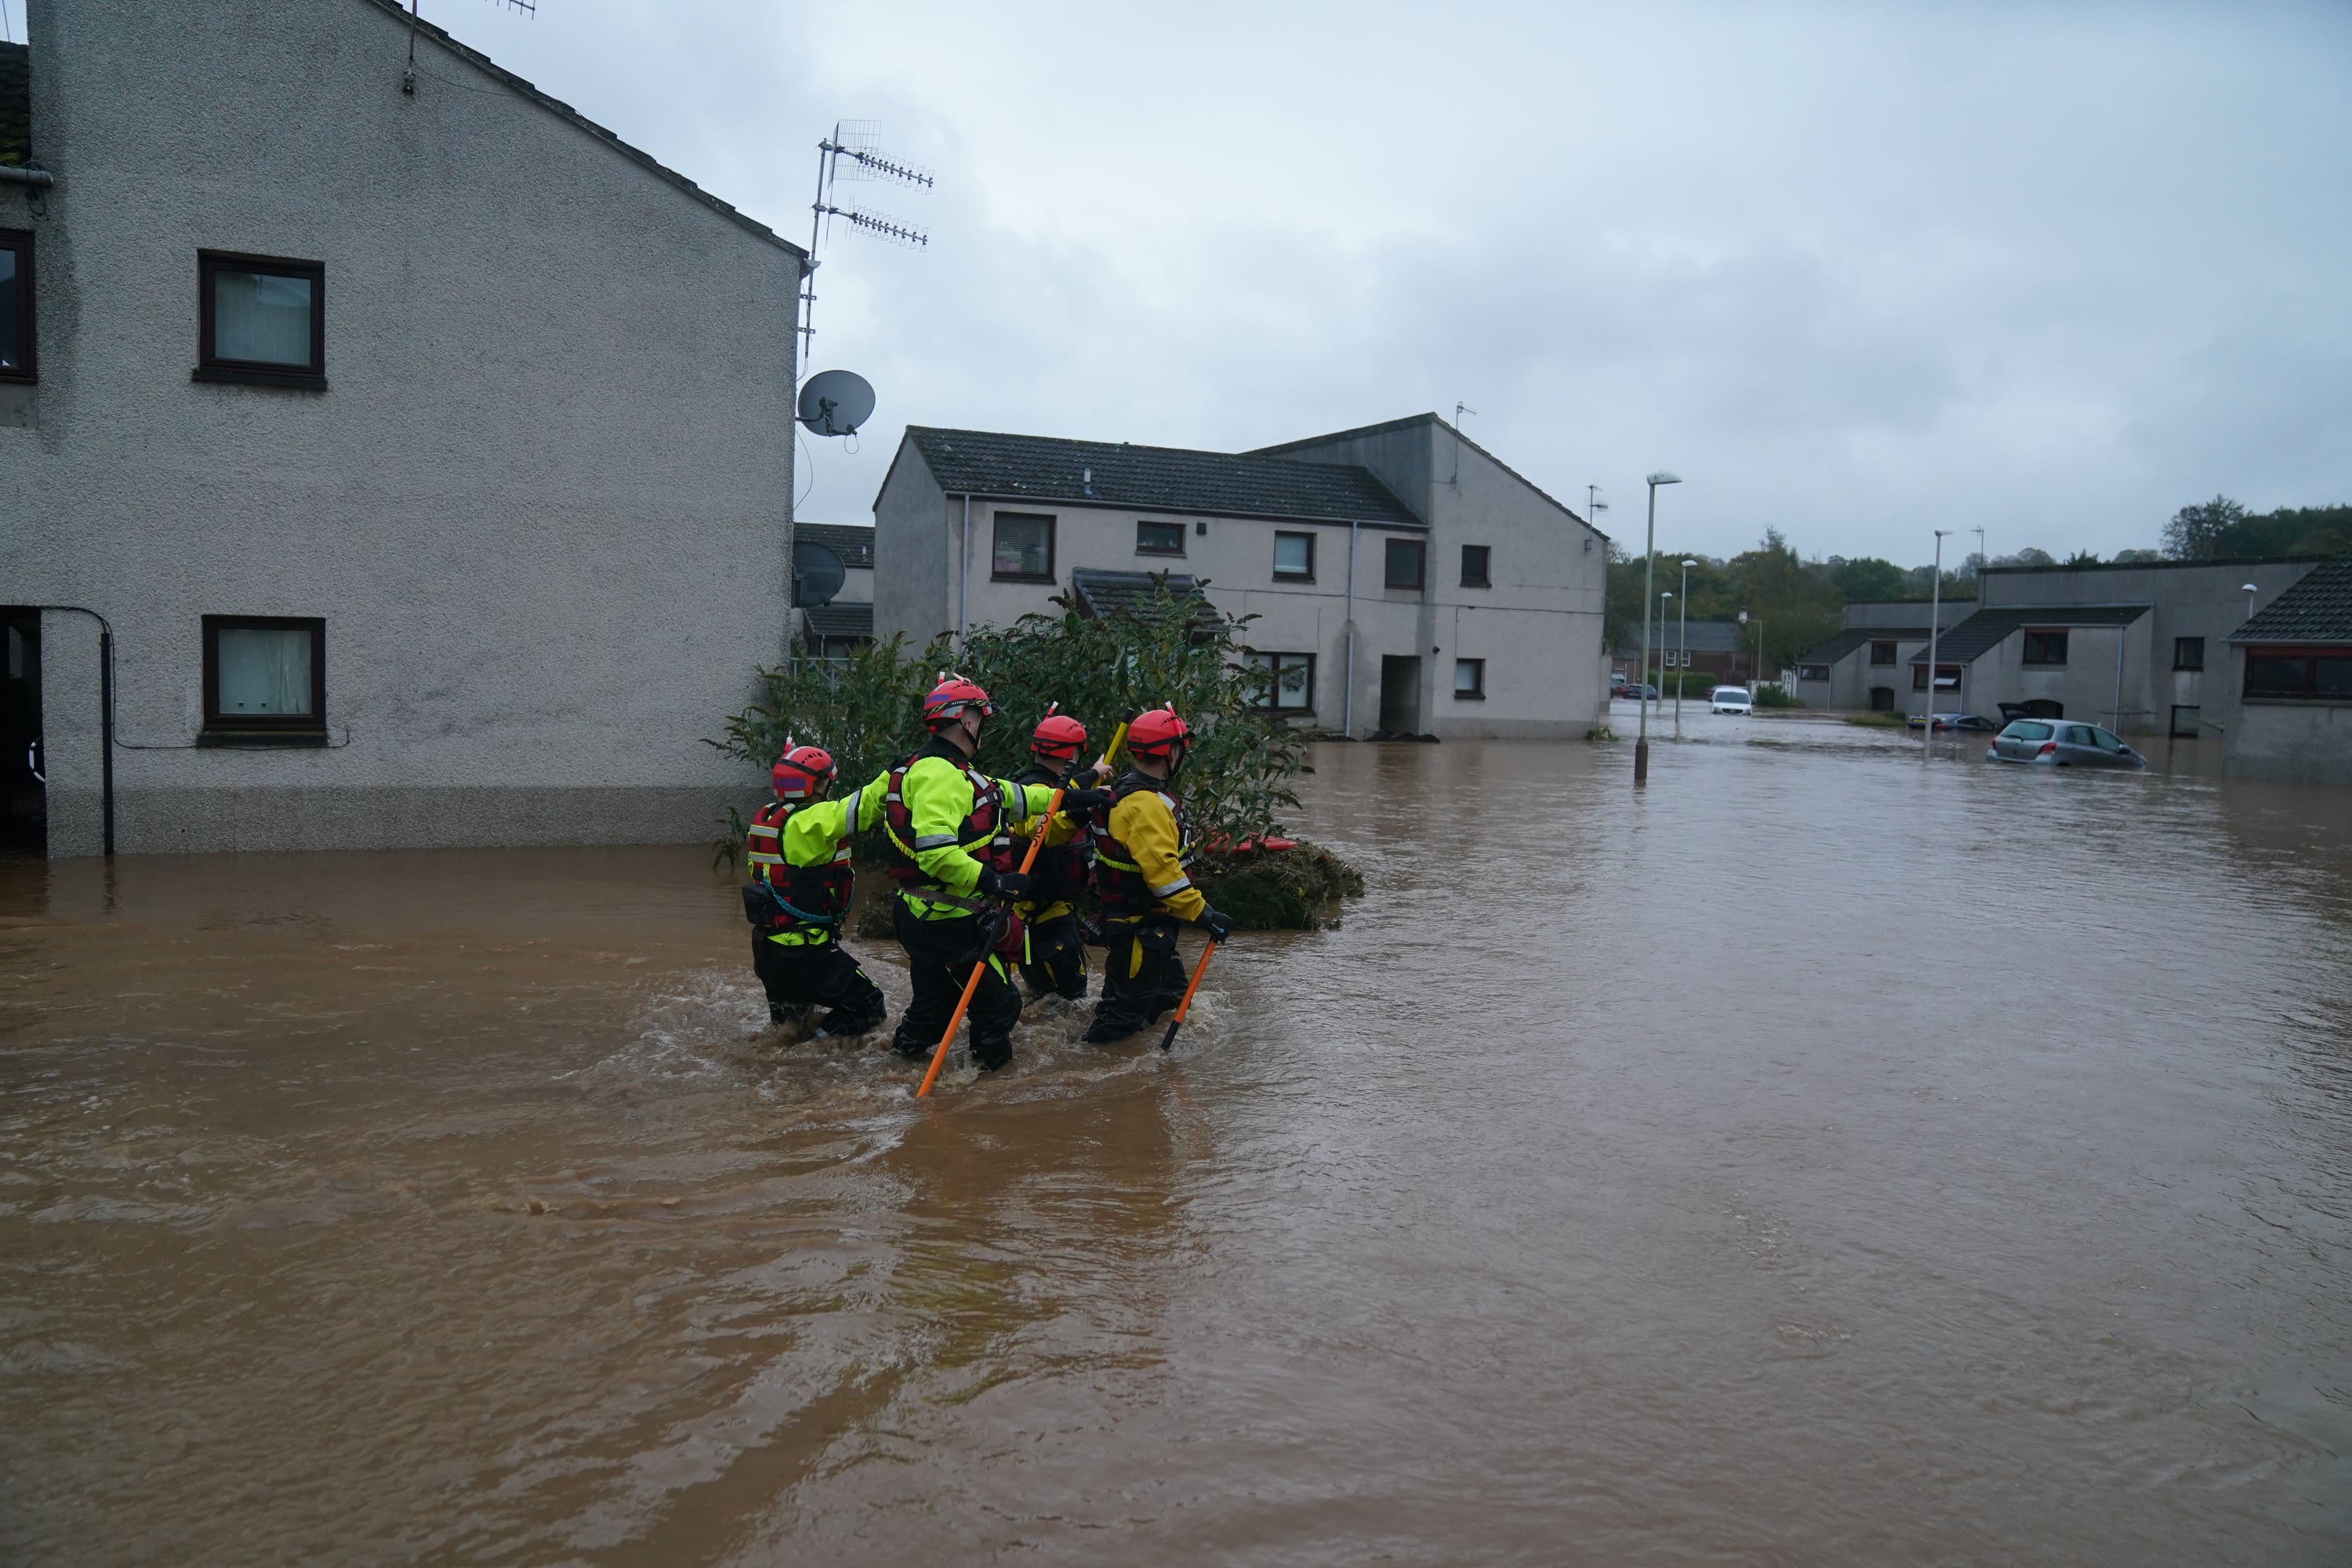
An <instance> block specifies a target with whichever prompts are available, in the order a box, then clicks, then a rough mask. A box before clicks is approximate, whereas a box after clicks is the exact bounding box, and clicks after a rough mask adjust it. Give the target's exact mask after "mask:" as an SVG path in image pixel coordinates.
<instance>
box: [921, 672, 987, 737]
mask: <svg viewBox="0 0 2352 1568" xmlns="http://www.w3.org/2000/svg"><path fill="white" fill-rule="evenodd" d="M967 708H978V709H979V710H980V716H981V717H982V718H983V719H987V718H992V717H993V716H994V715H995V713H996V710H995V709H994V708H992V707H991V706H990V705H989V701H988V693H987V692H985V691H982V689H980V687H979V685H978V684H977V683H976V682H973V681H970V680H966V679H964V678H963V677H962V676H961V675H942V676H940V683H939V684H938V685H937V686H934V687H932V688H931V694H930V695H929V697H926V698H924V699H923V723H924V724H925V725H926V726H928V727H929V728H930V729H933V730H944V729H946V728H947V727H948V726H949V725H950V724H952V723H954V722H955V721H956V719H957V717H958V716H959V715H960V714H961V713H962V712H963V710H965V709H967Z"/></svg>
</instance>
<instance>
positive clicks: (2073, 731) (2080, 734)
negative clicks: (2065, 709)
mask: <svg viewBox="0 0 2352 1568" xmlns="http://www.w3.org/2000/svg"><path fill="white" fill-rule="evenodd" d="M2059 739H2061V740H2063V741H2064V742H2066V743H2067V744H2068V745H2070V746H2091V747H2096V746H2097V745H2098V742H2096V741H2095V740H2093V739H2091V728H2090V726H2089V725H2087V724H2069V725H2067V726H2066V732H2065V733H2064V734H2063V735H2061V736H2060V737H2059Z"/></svg>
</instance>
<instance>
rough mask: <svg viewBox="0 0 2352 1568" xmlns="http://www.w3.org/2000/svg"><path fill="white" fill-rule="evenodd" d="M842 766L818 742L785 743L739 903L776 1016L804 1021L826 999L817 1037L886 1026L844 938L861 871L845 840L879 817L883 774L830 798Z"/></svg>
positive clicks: (757, 823)
mask: <svg viewBox="0 0 2352 1568" xmlns="http://www.w3.org/2000/svg"><path fill="white" fill-rule="evenodd" d="M840 772H841V770H840V769H839V768H838V767H836V766H835V763H834V760H833V754H832V753H831V752H827V751H825V750H824V748H823V747H821V746H788V748H787V749H786V751H785V752H784V754H783V755H782V756H781V757H779V758H777V759H776V765H775V768H774V769H773V770H772V773H770V775H769V776H770V778H771V779H772V782H773V784H774V786H775V793H776V798H775V799H774V800H772V801H771V802H770V803H769V804H767V805H763V806H761V808H760V810H759V812H758V814H757V815H755V816H753V817H752V818H751V827H750V829H749V830H748V831H747V833H746V837H747V839H748V841H749V844H748V849H749V859H750V862H751V886H749V887H747V888H745V889H743V913H744V915H745V917H746V918H748V919H749V920H750V921H751V967H752V970H753V971H754V972H755V973H758V975H759V976H760V984H761V985H762V986H764V987H765V988H766V989H767V993H768V1017H769V1020H770V1021H771V1022H772V1023H778V1024H789V1023H795V1022H798V1021H799V1020H800V1019H801V1018H803V1017H804V1016H807V1013H808V1010H809V1009H810V1008H811V1007H824V1008H826V1009H828V1011H827V1012H826V1013H825V1016H824V1020H823V1022H822V1024H821V1025H820V1026H819V1027H818V1029H817V1032H816V1037H818V1038H822V1037H825V1036H828V1035H836V1036H847V1035H863V1034H866V1033H867V1032H868V1031H870V1030H873V1029H876V1028H878V1027H880V1026H881V1024H882V1020H883V1018H884V1017H885V1016H887V1014H888V1012H889V1007H888V1005H887V1004H886V1003H885V1002H884V1001H883V999H882V993H881V990H880V989H879V988H878V987H877V986H876V985H875V984H874V982H873V981H871V980H869V979H867V978H866V971H865V970H864V969H862V968H860V967H859V966H858V963H857V960H856V958H854V957H852V956H851V955H850V953H849V952H848V950H847V949H845V948H844V947H843V946H842V945H841V922H842V921H843V919H844V918H845V916H846V915H847V914H848V913H849V896H850V892H851V890H852V889H853V887H854V886H855V882H856V873H855V872H853V871H852V870H851V869H850V866H849V845H850V840H851V838H852V837H853V836H855V835H856V832H857V830H858V829H859V828H861V827H871V826H874V824H875V823H877V821H879V820H881V817H882V791H881V790H880V789H879V788H878V787H877V784H879V783H880V781H879V780H877V781H876V783H875V784H866V785H865V786H864V787H863V788H860V789H855V790H852V791H851V792H850V793H849V795H848V796H847V798H845V799H843V800H828V799H826V798H825V796H826V795H828V794H829V793H830V792H831V791H832V788H833V784H834V781H835V779H836V778H837V777H838V776H839V775H840Z"/></svg>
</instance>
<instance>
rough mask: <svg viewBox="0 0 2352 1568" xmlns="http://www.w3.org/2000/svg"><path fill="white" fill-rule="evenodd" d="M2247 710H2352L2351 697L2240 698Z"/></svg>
mask: <svg viewBox="0 0 2352 1568" xmlns="http://www.w3.org/2000/svg"><path fill="white" fill-rule="evenodd" d="M2239 701H2240V702H2241V703H2242V704H2243V705H2244V706H2246V707H2248V708H2352V697H2242V698H2240V699H2239Z"/></svg>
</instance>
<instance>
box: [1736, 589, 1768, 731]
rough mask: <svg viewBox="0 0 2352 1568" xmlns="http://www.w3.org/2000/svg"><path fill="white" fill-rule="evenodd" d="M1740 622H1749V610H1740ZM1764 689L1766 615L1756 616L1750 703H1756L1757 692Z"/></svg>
mask: <svg viewBox="0 0 2352 1568" xmlns="http://www.w3.org/2000/svg"><path fill="white" fill-rule="evenodd" d="M1739 624H1740V625H1741V626H1746V625H1747V624H1748V612H1747V611H1745V610H1742V611H1740V612H1739ZM1762 689H1764V617H1763V616H1757V617H1756V661H1755V662H1754V663H1753V664H1751V665H1749V666H1748V706H1749V707H1751V708H1752V707H1754V706H1755V705H1756V694H1757V693H1758V692H1759V691H1761V690H1762Z"/></svg>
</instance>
